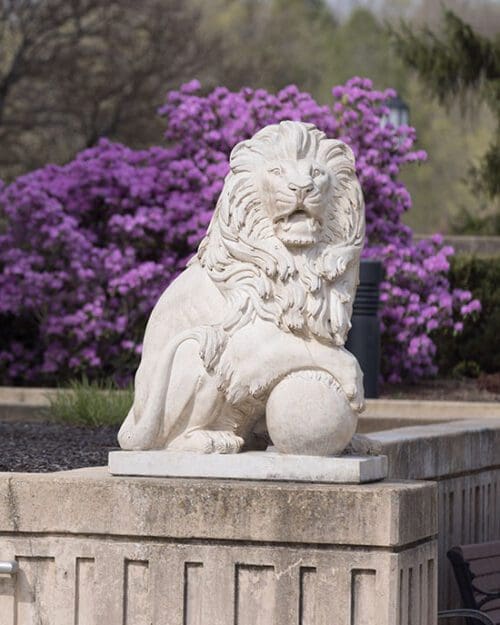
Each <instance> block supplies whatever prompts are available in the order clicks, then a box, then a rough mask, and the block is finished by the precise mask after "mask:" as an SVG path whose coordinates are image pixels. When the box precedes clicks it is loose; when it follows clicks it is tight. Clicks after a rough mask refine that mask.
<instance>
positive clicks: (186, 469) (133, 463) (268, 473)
mask: <svg viewBox="0 0 500 625" xmlns="http://www.w3.org/2000/svg"><path fill="white" fill-rule="evenodd" d="M109 472H110V473H111V474H112V475H136V476H149V477H153V476H154V477H190V478H200V477H202V478H221V479H239V480H277V481H295V482H317V483H323V484H362V483H366V482H376V481H379V480H383V479H384V478H385V477H386V476H387V457H386V456H343V457H335V458H333V457H322V456H294V455H286V454H280V453H278V452H272V451H249V452H243V453H241V454H231V455H223V454H197V453H193V452H178V451H163V450H160V451H112V452H111V453H110V454H109Z"/></svg>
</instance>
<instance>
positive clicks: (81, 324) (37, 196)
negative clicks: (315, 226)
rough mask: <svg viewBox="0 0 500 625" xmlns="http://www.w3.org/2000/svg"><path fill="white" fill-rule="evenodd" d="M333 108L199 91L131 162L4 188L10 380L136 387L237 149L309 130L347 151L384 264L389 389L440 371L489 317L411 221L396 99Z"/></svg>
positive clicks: (351, 91)
mask: <svg viewBox="0 0 500 625" xmlns="http://www.w3.org/2000/svg"><path fill="white" fill-rule="evenodd" d="M332 94H333V102H332V105H331V106H322V105H319V104H318V103H317V102H315V100H314V99H313V98H312V96H311V95H310V94H308V93H304V92H300V91H299V89H298V88H297V87H296V86H294V85H291V86H288V87H286V88H284V89H282V90H281V91H280V92H278V93H277V94H275V95H274V94H271V93H268V92H267V91H265V90H263V89H257V90H255V91H254V90H252V89H249V88H244V89H242V90H240V91H239V92H236V93H233V92H230V91H229V90H228V89H226V88H224V87H217V88H216V89H214V90H213V91H212V92H211V93H209V94H208V95H206V96H203V95H201V94H200V84H199V82H198V81H196V80H193V81H191V82H189V83H187V84H185V85H183V86H182V87H181V88H180V90H179V91H171V92H170V93H168V94H167V97H166V103H165V105H164V106H163V107H162V108H161V109H160V115H162V116H163V117H164V118H165V120H166V132H165V138H166V140H167V143H168V146H169V147H166V148H165V147H159V146H155V147H152V148H149V149H148V150H131V149H129V148H127V147H125V146H123V145H119V144H116V143H112V142H110V141H108V140H106V139H102V140H101V141H100V142H99V144H98V145H97V146H96V147H95V148H91V149H88V150H85V151H83V152H81V153H80V154H78V155H77V156H76V158H75V160H73V161H72V162H70V163H68V164H67V165H64V166H62V167H59V166H55V165H47V166H46V167H43V168H42V169H39V170H37V171H34V172H32V173H30V174H27V175H25V176H21V177H20V178H18V179H17V180H15V181H14V182H13V183H12V184H10V185H8V186H5V185H3V184H2V183H0V206H1V207H2V208H3V211H4V216H5V221H6V228H5V229H4V231H3V232H2V234H0V293H1V297H0V328H2V332H1V333H0V375H1V377H2V379H3V381H4V382H10V383H37V384H38V383H40V384H41V383H54V382H55V381H56V382H60V381H61V380H63V379H67V378H70V377H73V376H75V375H80V374H82V373H86V374H87V375H88V376H89V377H98V376H105V375H114V376H115V378H116V379H117V380H120V381H125V380H127V379H128V378H129V377H130V375H131V374H132V372H133V371H134V369H135V368H136V366H137V363H138V358H139V356H140V352H141V340H142V336H143V333H144V326H145V322H146V319H147V316H148V314H149V313H150V311H151V308H152V307H153V305H154V303H155V301H156V300H157V298H158V297H159V295H160V293H161V292H162V290H163V289H164V288H165V287H166V286H167V285H168V284H169V282H171V280H172V279H173V278H175V276H176V275H178V273H179V272H180V271H182V269H183V268H184V266H185V264H186V262H187V260H188V259H189V258H190V256H191V255H192V254H193V252H194V250H195V248H196V246H197V245H198V243H199V242H200V240H201V238H202V237H203V235H204V233H205V231H206V228H207V224H208V222H209V221H210V218H211V215H212V212H213V210H214V207H215V203H216V200H217V197H218V195H219V193H220V191H221V189H222V186H223V179H224V176H225V175H226V173H227V171H228V157H229V152H230V150H231V148H232V147H233V146H234V145H235V144H236V143H237V142H238V141H241V140H243V139H247V138H249V137H251V136H252V135H253V134H254V133H255V132H256V131H257V130H259V129H260V128H262V127H263V126H265V125H267V124H270V123H276V122H278V121H281V120H283V119H295V120H302V121H307V122H311V123H313V124H315V125H316V126H318V127H319V128H321V129H322V130H323V131H324V132H325V133H326V134H327V135H328V136H331V137H337V138H340V139H342V140H344V141H346V142H347V143H349V144H350V146H351V147H352V149H353V151H354V153H355V155H356V159H357V173H358V176H359V179H360V182H361V185H362V187H363V192H364V196H365V201H366V211H367V247H366V249H365V252H364V255H365V256H366V257H368V258H380V259H382V261H383V263H384V267H385V281H384V282H383V283H382V292H381V303H382V310H381V318H380V322H381V328H382V341H383V375H384V377H385V379H387V380H388V381H389V382H397V381H399V380H401V379H403V378H417V377H421V376H425V375H433V374H434V373H435V372H436V367H435V365H434V357H435V352H436V348H435V345H434V342H433V340H432V333H433V332H435V331H436V330H437V329H438V328H443V327H449V328H452V329H453V330H454V331H455V332H459V331H461V329H462V325H461V324H462V318H463V317H465V316H467V315H471V314H473V313H474V312H476V311H477V310H479V308H480V304H479V302H478V301H477V300H474V301H472V299H471V294H470V293H468V292H467V291H459V290H456V291H452V290H451V289H450V285H449V282H448V278H447V273H448V269H449V262H448V257H449V256H450V254H452V253H453V250H452V249H451V248H448V247H443V244H442V238H441V237H440V236H439V235H434V236H433V237H432V238H431V239H429V240H427V241H421V242H418V243H414V242H413V240H412V233H411V230H410V228H408V227H407V226H406V225H404V224H403V223H402V220H401V217H402V215H403V213H405V212H406V211H407V210H409V208H410V207H411V198H410V195H409V193H408V190H407V189H406V188H405V186H404V185H403V183H402V182H401V181H400V180H399V179H398V177H399V173H400V170H401V167H402V166H403V165H405V164H406V163H412V162H418V161H422V160H424V159H425V153H424V152H422V151H416V150H413V143H414V141H415V130H414V129H413V128H411V127H407V126H402V127H400V128H394V127H393V126H392V125H391V124H389V123H386V120H387V115H388V109H387V106H386V103H387V100H388V98H390V97H393V96H394V94H395V92H394V91H393V90H386V91H384V92H380V91H376V90H374V89H373V88H372V84H371V81H369V80H368V79H362V78H353V79H351V80H350V81H348V82H347V83H346V85H342V86H338V87H335V88H334V89H333V91H332Z"/></svg>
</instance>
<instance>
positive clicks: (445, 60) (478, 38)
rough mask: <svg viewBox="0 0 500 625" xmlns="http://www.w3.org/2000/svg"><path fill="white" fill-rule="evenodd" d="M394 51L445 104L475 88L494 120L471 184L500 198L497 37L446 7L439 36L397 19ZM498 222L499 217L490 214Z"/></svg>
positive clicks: (393, 32)
mask: <svg viewBox="0 0 500 625" xmlns="http://www.w3.org/2000/svg"><path fill="white" fill-rule="evenodd" d="M390 33H391V36H392V41H393V44H394V46H395V49H396V51H397V52H398V54H399V55H400V57H401V58H402V59H403V61H404V62H405V63H406V64H407V65H409V66H410V67H412V68H413V69H415V70H416V71H417V73H418V75H419V76H420V78H421V79H422V80H423V81H424V83H425V84H426V85H427V87H428V88H429V90H430V91H431V93H433V94H434V95H435V96H437V97H438V98H439V100H440V101H441V102H442V103H444V102H450V101H452V100H453V99H455V98H457V97H460V98H462V100H463V101H465V96H466V94H468V93H470V92H474V93H475V94H477V95H479V97H480V98H481V99H483V100H484V101H485V102H486V103H487V104H488V106H489V108H490V109H491V111H492V113H493V115H494V116H495V118H496V120H497V126H496V132H495V133H494V136H493V137H492V139H491V142H490V145H489V148H488V150H487V151H486V154H484V156H483V157H482V159H481V161H480V164H479V166H478V167H476V168H473V170H472V171H471V185H472V186H473V187H474V189H475V190H477V191H482V192H485V193H486V195H487V196H489V198H490V199H492V200H496V201H497V202H498V200H500V36H499V35H497V37H496V38H494V39H488V38H486V37H483V36H482V35H480V34H479V33H478V32H476V31H475V30H474V29H473V28H472V27H471V26H470V25H469V24H467V23H466V22H464V21H463V20H461V19H460V18H459V17H458V16H457V15H456V14H455V13H453V12H452V11H450V10H445V11H444V14H443V27H442V32H441V33H440V34H436V33H434V32H432V31H431V30H430V29H429V28H424V29H421V30H419V31H418V32H416V31H414V30H412V28H411V26H410V25H409V24H408V23H405V22H402V24H401V28H400V30H398V31H397V30H395V29H394V28H391V29H390ZM492 218H493V221H494V222H496V225H497V226H498V223H499V220H498V216H495V215H493V216H489V222H490V224H491V222H492Z"/></svg>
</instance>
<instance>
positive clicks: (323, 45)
mask: <svg viewBox="0 0 500 625" xmlns="http://www.w3.org/2000/svg"><path fill="white" fill-rule="evenodd" d="M361 4H364V6H365V7H366V6H369V7H372V8H373V9H374V10H375V9H376V14H375V13H374V12H371V11H370V10H369V9H368V8H363V7H362V6H360V5H361ZM356 6H357V7H358V8H356ZM442 6H443V7H449V8H451V9H453V10H454V11H455V12H456V14H457V15H459V16H461V17H462V18H463V19H465V20H467V21H468V22H470V24H471V25H472V26H473V27H474V29H476V30H477V32H478V33H480V34H481V36H484V37H491V38H493V37H495V36H496V33H498V31H499V26H500V5H499V4H498V3H492V2H488V1H487V0H475V2H474V3H470V2H469V3H468V2H465V1H464V0H446V1H444V2H439V3H437V2H434V1H433V0H380V1H378V2H376V3H374V2H365V3H360V2H355V1H354V0H353V1H351V2H346V1H342V2H340V1H337V0H329V1H328V3H325V2H323V1H322V0H260V1H257V0H142V1H141V2H140V3H138V2H135V1H134V0H107V1H106V2H104V1H103V0H74V1H73V2H70V3H69V2H67V1H66V0H44V1H43V2H32V0H12V1H9V2H5V3H2V8H1V9H0V144H1V145H2V150H1V153H0V178H1V179H4V180H5V181H9V180H11V179H12V178H13V177H14V176H16V175H18V174H20V173H23V172H26V171H28V170H31V169H34V168H36V167H38V166H41V165H43V164H45V163H47V162H58V163H64V162H67V161H68V160H70V159H71V158H72V157H73V156H74V155H75V154H76V152H78V151H79V150H80V149H82V148H83V147H85V146H91V145H94V144H95V143H96V141H97V139H98V137H99V136H102V135H104V136H108V137H110V138H111V139H114V140H118V141H123V142H124V143H126V144H127V145H130V146H131V147H134V148H135V147H144V146H147V145H152V144H158V143H160V142H161V133H162V129H161V123H160V120H159V119H158V117H157V115H156V109H157V107H158V106H159V105H160V104H161V103H162V101H163V98H164V93H165V92H166V91H167V90H168V89H171V88H175V87H177V86H179V84H181V83H182V82H185V81H188V80H191V79H192V78H194V77H197V78H199V79H200V80H201V82H202V84H203V85H204V86H205V87H206V90H207V91H208V90H209V89H211V88H213V86H215V85H217V84H224V85H226V86H228V87H229V88H231V89H235V88H239V87H241V86H250V87H256V88H257V87H264V88H266V89H269V90H277V89H279V88H281V87H283V86H285V85H286V84H289V83H295V84H297V85H298V86H299V88H300V89H302V90H306V91H310V92H311V93H312V95H313V96H314V97H315V98H316V99H317V100H319V101H320V102H327V101H328V100H329V91H330V89H331V87H332V85H334V84H340V83H343V82H345V80H346V79H348V78H350V77H351V76H353V75H361V76H367V77H369V78H371V79H373V81H374V86H375V88H377V89H382V88H385V87H395V88H397V89H398V90H399V91H400V93H401V95H402V97H403V98H404V99H405V100H406V101H407V103H408V104H409V106H410V122H411V124H412V125H414V126H415V127H416V128H417V132H418V137H419V146H418V147H422V148H424V149H425V150H427V152H428V154H429V158H428V161H427V163H426V164H423V165H421V166H420V167H419V168H411V171H410V169H409V170H408V172H407V173H406V180H405V182H406V183H407V184H408V186H409V188H410V191H411V193H412V196H413V200H414V210H412V211H410V213H409V214H408V215H407V217H406V218H405V219H406V220H407V222H408V223H409V225H411V226H412V227H413V228H414V229H415V230H416V231H418V232H423V233H429V232H435V231H436V230H441V231H444V232H450V231H453V230H459V231H460V230H463V229H464V224H465V227H466V229H467V228H469V229H472V230H474V228H475V225H474V219H473V218H474V216H475V215H476V214H479V213H481V214H483V213H484V212H486V213H491V212H493V213H494V212H495V211H498V199H497V200H491V199H489V198H487V197H482V196H478V195H477V194H476V193H473V192H471V190H470V188H469V186H468V185H467V184H465V183H464V180H465V179H466V178H467V176H468V173H469V170H470V168H471V166H474V165H476V166H477V165H478V163H479V160H480V158H481V157H482V155H484V153H485V152H486V150H487V147H488V145H489V143H490V142H491V137H492V134H493V133H494V132H495V119H494V116H493V115H492V113H491V110H490V109H489V108H488V107H487V106H486V104H485V102H484V99H482V98H481V97H480V94H478V95H475V94H474V93H468V95H467V102H468V106H467V107H466V112H465V109H464V107H463V106H461V104H462V105H463V102H462V103H460V102H450V101H448V102H446V103H440V102H439V101H438V100H437V98H435V97H434V96H433V95H432V93H431V91H430V90H429V88H428V86H427V85H426V83H425V82H424V81H422V80H421V78H419V76H418V75H417V74H416V73H414V72H413V71H412V70H410V69H409V68H408V67H405V66H404V65H403V63H402V61H401V58H400V57H401V54H400V53H399V52H398V51H396V49H395V48H394V47H393V45H391V41H390V37H389V33H388V29H387V24H391V25H392V26H393V27H395V28H400V26H399V20H400V18H404V19H406V20H407V23H408V26H409V27H410V28H412V29H415V30H416V29H418V28H419V27H420V26H422V25H425V26H426V27H427V28H428V29H430V31H431V32H436V33H439V32H440V31H441V28H442V26H443V22H442V20H443V13H442V10H441V7H442ZM353 8H354V10H352V9H353ZM464 215H468V218H467V219H465V220H464ZM471 217H472V219H471Z"/></svg>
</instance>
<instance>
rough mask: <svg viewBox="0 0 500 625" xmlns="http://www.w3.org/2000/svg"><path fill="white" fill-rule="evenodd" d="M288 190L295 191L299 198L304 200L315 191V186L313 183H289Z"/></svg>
mask: <svg viewBox="0 0 500 625" xmlns="http://www.w3.org/2000/svg"><path fill="white" fill-rule="evenodd" d="M288 188H289V189H290V191H293V192H294V193H296V194H297V196H298V197H300V198H304V197H305V196H306V195H307V194H308V193H311V191H312V190H313V184H312V182H311V181H309V180H308V181H307V182H306V181H304V182H302V183H300V182H289V183H288Z"/></svg>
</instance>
